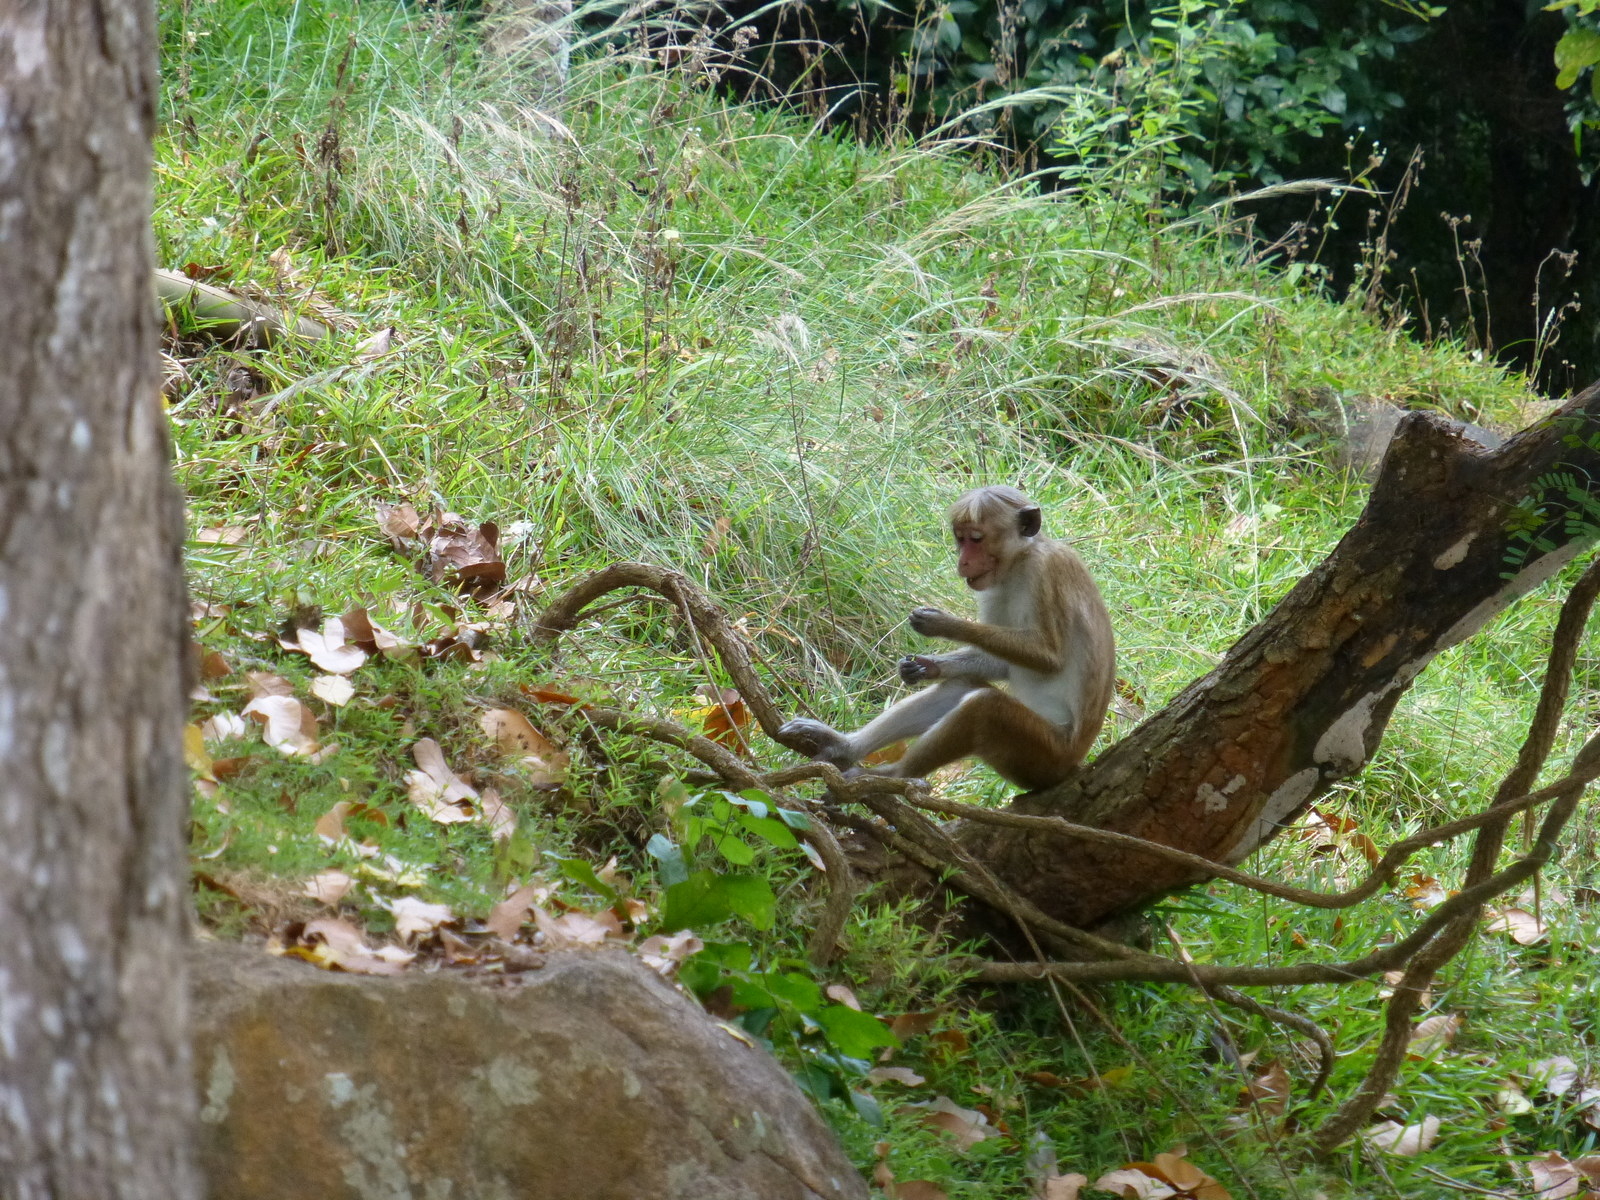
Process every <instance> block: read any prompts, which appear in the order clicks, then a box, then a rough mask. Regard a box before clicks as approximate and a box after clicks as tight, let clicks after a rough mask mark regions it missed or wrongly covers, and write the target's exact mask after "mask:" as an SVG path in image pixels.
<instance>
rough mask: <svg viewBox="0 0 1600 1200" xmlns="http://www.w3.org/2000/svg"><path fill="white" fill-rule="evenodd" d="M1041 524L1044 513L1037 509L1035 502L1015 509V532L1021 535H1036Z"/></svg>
mask: <svg viewBox="0 0 1600 1200" xmlns="http://www.w3.org/2000/svg"><path fill="white" fill-rule="evenodd" d="M1043 524H1044V515H1043V514H1042V513H1041V512H1040V511H1039V506H1038V505H1037V504H1030V505H1028V507H1027V508H1019V509H1018V510H1017V532H1018V533H1020V534H1022V536H1023V537H1037V536H1038V535H1039V529H1040V527H1041V526H1043Z"/></svg>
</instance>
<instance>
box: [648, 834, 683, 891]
mask: <svg viewBox="0 0 1600 1200" xmlns="http://www.w3.org/2000/svg"><path fill="white" fill-rule="evenodd" d="M644 849H645V853H646V854H648V855H649V856H650V857H651V858H653V859H655V860H656V861H657V862H658V863H660V864H661V882H662V883H664V884H666V885H667V886H668V887H671V886H672V885H673V884H675V883H682V882H683V881H684V880H685V879H687V878H689V864H688V863H687V862H685V861H684V857H683V851H682V850H681V849H679V848H678V847H677V846H676V845H674V844H673V841H672V839H671V838H669V837H668V836H667V835H666V834H664V833H657V834H652V835H651V838H650V840H649V841H648V842H646V843H645V844H644Z"/></svg>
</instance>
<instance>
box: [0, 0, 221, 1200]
mask: <svg viewBox="0 0 1600 1200" xmlns="http://www.w3.org/2000/svg"><path fill="white" fill-rule="evenodd" d="M155 95H156V81H155V13H154V9H153V6H152V5H150V4H149V3H147V2H145V0H135V2H134V3H130V4H101V3H95V2H93V0H20V2H17V3H10V4H5V5H0V280H4V287H0V363H3V364H4V367H3V369H0V618H3V623H0V630H3V632H4V641H3V642H0V913H3V914H5V936H4V937H3V938H0V1061H3V1063H4V1067H3V1069H0V1194H3V1195H4V1196H6V1197H8V1198H11V1200H54V1198H56V1197H74V1198H83V1200H100V1198H102V1197H119V1198H128V1200H189V1198H191V1197H193V1196H195V1195H197V1194H198V1192H197V1181H196V1178H195V1174H194V1172H193V1169H192V1166H191V1155H190V1128H189V1126H190V1121H191V1118H192V1099H191V1095H190V1093H191V1088H192V1084H191V1080H190V1068H189V1060H188V1052H187V1031H186V1005H185V999H184V956H183V945H184V935H185V924H186V921H185V914H186V911H187V889H186V886H185V879H186V865H185V864H186V859H185V849H184V839H183V835H184V822H185V817H186V810H187V791H188V788H187V781H186V778H185V771H184V767H183V761H182V753H181V747H182V732H181V731H182V722H183V714H184V711H185V708H186V688H185V678H186V674H187V671H186V657H187V646H188V637H187V630H186V616H187V614H186V611H185V606H184V601H183V582H182V573H181V563H180V557H179V556H180V548H181V529H182V509H181V505H180V503H179V501H178V497H177V494H176V492H175V490H174V488H173V485H172V480H171V478H170V471H169V468H168V464H167V455H166V448H165V431H164V427H163V416H162V413H161V410H160V401H159V398H158V397H159V381H160V376H159V370H158V364H157V361H156V333H157V329H156V315H155V298H154V296H153V295H152V294H151V287H150V277H151V269H152V254H151V244H150V229H149V222H150V211H151V152H150V139H151V133H152V127H153V121H154V111H155Z"/></svg>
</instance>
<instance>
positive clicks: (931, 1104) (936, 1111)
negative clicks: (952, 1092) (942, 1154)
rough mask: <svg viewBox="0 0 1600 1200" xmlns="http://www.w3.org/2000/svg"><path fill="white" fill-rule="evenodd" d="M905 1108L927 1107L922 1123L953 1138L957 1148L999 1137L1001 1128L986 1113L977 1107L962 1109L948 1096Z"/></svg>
mask: <svg viewBox="0 0 1600 1200" xmlns="http://www.w3.org/2000/svg"><path fill="white" fill-rule="evenodd" d="M906 1107H908V1108H917V1109H923V1110H925V1111H924V1113H923V1115H922V1123H923V1124H924V1125H927V1126H928V1127H929V1128H931V1129H937V1130H938V1131H939V1132H940V1133H942V1134H944V1135H945V1136H947V1137H948V1138H950V1139H951V1141H953V1142H955V1144H956V1148H957V1149H958V1150H962V1151H966V1150H970V1149H971V1148H972V1147H973V1146H976V1145H977V1144H978V1143H979V1142H982V1141H986V1140H987V1139H989V1138H992V1137H999V1136H1000V1131H999V1130H998V1129H996V1128H995V1127H994V1126H993V1125H991V1124H990V1123H989V1118H988V1117H986V1116H984V1115H983V1113H981V1112H979V1111H978V1110H977V1109H975V1108H962V1107H961V1106H960V1105H959V1104H957V1103H956V1102H955V1101H954V1100H952V1099H950V1097H949V1096H936V1097H935V1098H934V1099H932V1100H921V1101H918V1102H916V1103H915V1104H910V1105H907V1106H906Z"/></svg>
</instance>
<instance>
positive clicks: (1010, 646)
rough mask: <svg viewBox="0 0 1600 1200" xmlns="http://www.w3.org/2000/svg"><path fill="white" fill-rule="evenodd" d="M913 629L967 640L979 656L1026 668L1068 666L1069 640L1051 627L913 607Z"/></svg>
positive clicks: (1044, 670)
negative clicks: (989, 620) (985, 621)
mask: <svg viewBox="0 0 1600 1200" xmlns="http://www.w3.org/2000/svg"><path fill="white" fill-rule="evenodd" d="M911 628H913V629H915V630H916V631H917V632H918V633H920V634H923V635H924V636H926V637H942V638H949V639H950V640H951V641H952V642H965V643H966V644H967V645H969V646H972V647H973V648H974V649H975V650H976V651H978V652H979V656H980V657H983V658H991V659H999V660H1001V661H1002V662H1006V663H1010V664H1011V665H1012V666H1016V667H1021V668H1023V669H1024V670H1027V671H1038V672H1040V673H1041V674H1046V675H1053V674H1055V673H1056V672H1058V671H1061V670H1064V669H1065V668H1066V665H1067V655H1066V639H1065V638H1064V637H1062V636H1061V635H1060V634H1059V633H1058V632H1055V631H1053V630H1050V629H1048V628H1046V629H1010V628H1006V627H1004V626H1001V625H984V624H981V623H980V622H977V621H968V620H966V619H965V618H963V617H957V616H954V615H952V614H951V613H947V612H945V611H944V609H942V608H914V609H912V610H911ZM965 653H969V652H968V651H958V652H957V653H956V654H953V655H948V656H942V655H941V656H934V657H950V658H957V657H960V656H961V655H962V654H965Z"/></svg>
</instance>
